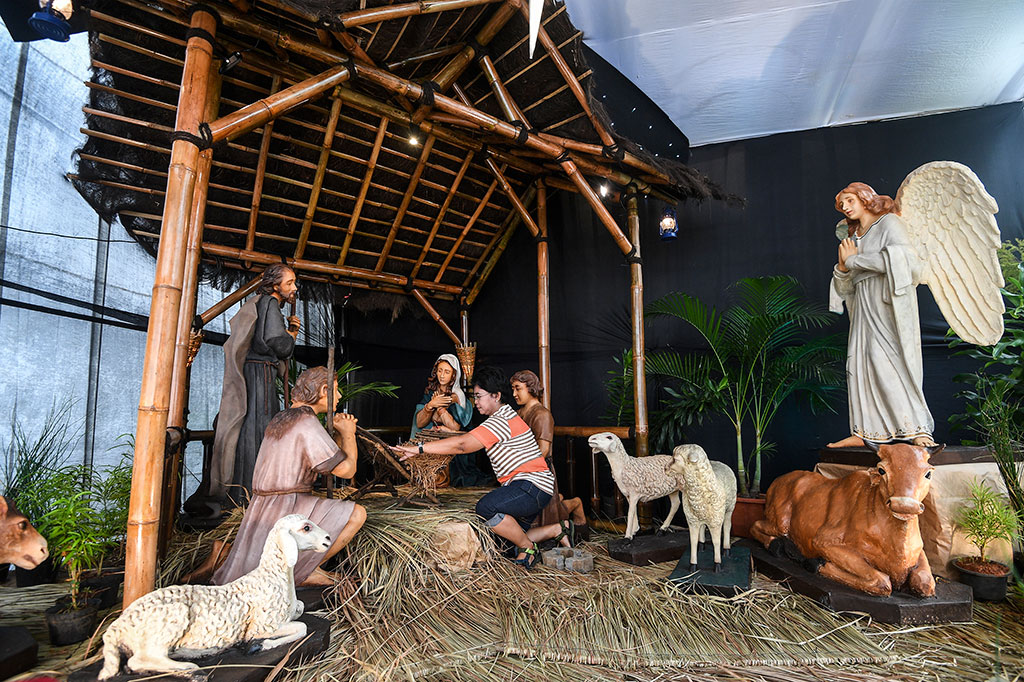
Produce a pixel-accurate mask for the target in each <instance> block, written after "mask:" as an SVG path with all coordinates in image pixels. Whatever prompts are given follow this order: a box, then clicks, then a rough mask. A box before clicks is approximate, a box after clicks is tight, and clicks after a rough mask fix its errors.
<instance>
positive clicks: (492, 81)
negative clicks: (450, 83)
mask: <svg viewBox="0 0 1024 682" xmlns="http://www.w3.org/2000/svg"><path fill="white" fill-rule="evenodd" d="M477 62H478V63H479V64H480V69H481V70H482V71H483V72H484V78H486V79H487V83H488V84H489V85H490V86H491V90H492V91H493V92H494V98H495V99H496V100H497V101H498V106H499V107H501V110H502V111H503V112H504V113H505V118H507V119H508V120H509V122H510V123H512V122H515V121H522V122H523V123H524V124H525V125H526V127H527V128H529V127H530V122H529V121H528V120H527V119H526V114H524V113H523V111H522V110H521V109H520V108H519V106H518V105H517V104H516V103H515V100H513V99H512V95H510V94H509V92H508V90H506V89H505V85H504V84H503V83H502V82H501V76H499V75H498V69H497V68H495V66H494V62H492V61H491V58H490V57H488V56H487V55H486V54H482V55H480V56H479V59H478V60H477Z"/></svg>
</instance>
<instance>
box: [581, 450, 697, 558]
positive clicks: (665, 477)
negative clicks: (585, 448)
mask: <svg viewBox="0 0 1024 682" xmlns="http://www.w3.org/2000/svg"><path fill="white" fill-rule="evenodd" d="M587 443H589V444H590V447H592V448H593V449H594V452H603V453H604V454H605V456H606V457H607V458H608V464H609V465H610V466H611V468H612V478H613V479H615V485H617V486H619V490H621V491H622V494H623V495H625V496H626V499H627V500H628V501H629V514H628V515H627V518H626V539H627V540H632V539H633V536H634V535H636V532H637V531H638V530H640V522H639V521H637V517H636V505H637V504H638V503H640V502H650V501H651V500H657V499H658V498H661V497H666V496H668V499H669V503H670V505H671V508H670V509H669V512H668V517H666V519H665V523H663V524H661V528H660V529H659V531H658V532H659V533H661V532H664V531H665V530H666V529H667V528H668V527H669V524H671V523H672V519H673V518H674V517H675V515H676V512H677V511H678V510H679V482H678V481H677V480H676V478H675V477H674V476H670V475H669V474H668V473H666V470H667V469H668V467H669V465H670V464H672V458H671V457H670V456H668V455H648V456H647V457H631V456H630V455H629V453H627V452H626V448H624V447H623V446H622V441H621V440H619V438H618V436H616V435H614V434H612V433H608V432H607V431H606V432H603V433H596V434H594V435H593V436H591V437H590V438H588V439H587Z"/></svg>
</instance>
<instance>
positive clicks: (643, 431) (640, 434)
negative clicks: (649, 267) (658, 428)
mask: <svg viewBox="0 0 1024 682" xmlns="http://www.w3.org/2000/svg"><path fill="white" fill-rule="evenodd" d="M626 212H627V218H626V221H627V222H628V224H629V236H630V237H631V238H632V241H633V246H634V248H635V249H636V253H635V254H634V255H635V257H636V258H637V259H639V258H640V216H639V214H638V212H637V198H636V192H630V193H629V194H628V195H627V198H626ZM629 279H630V312H631V313H632V319H633V325H632V326H633V410H634V414H635V415H636V422H635V437H636V456H637V457H643V456H645V455H647V454H648V452H649V448H648V436H649V434H648V427H647V380H646V374H644V365H645V358H644V276H643V267H642V266H641V264H640V262H639V260H634V261H631V262H630V264H629Z"/></svg>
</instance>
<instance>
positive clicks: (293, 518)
mask: <svg viewBox="0 0 1024 682" xmlns="http://www.w3.org/2000/svg"><path fill="white" fill-rule="evenodd" d="M330 546H331V536H330V535H328V534H327V532H326V531H324V530H323V529H322V528H320V527H319V526H317V525H316V524H315V523H313V522H312V521H310V520H309V519H306V518H304V517H302V516H300V515H299V514H291V515H289V516H285V517H284V518H282V519H280V520H279V521H278V522H277V523H275V524H274V527H273V529H271V531H270V535H268V536H267V542H266V544H264V545H263V555H262V556H261V557H260V564H259V566H257V567H256V568H255V569H253V570H252V572H250V573H247V574H245V575H243V576H242V577H241V578H239V579H238V580H235V581H232V582H230V583H228V584H226V585H172V586H170V587H164V588H162V589H159V590H156V591H155V592H150V593H149V594H147V595H145V596H143V597H140V598H139V599H138V600H136V601H134V602H132V604H131V605H129V606H128V608H126V609H125V610H124V613H122V614H121V616H120V617H119V618H118V619H117V620H115V621H114V622H113V623H111V625H110V627H109V628H107V631H106V632H105V633H104V635H103V669H102V670H101V671H100V674H99V679H101V680H103V679H107V678H109V677H112V676H114V675H116V674H117V673H118V672H119V670H120V668H121V656H122V655H127V656H129V658H128V669H129V670H130V671H132V672H142V671H152V672H172V671H183V670H195V669H196V668H198V667H199V666H197V665H196V664H195V663H189V662H186V661H175V660H172V659H171V658H169V655H170V654H175V655H177V656H179V657H181V658H201V657H203V656H209V655H211V654H214V653H216V652H218V651H222V650H224V649H227V648H228V647H231V646H233V645H235V644H237V643H239V642H249V641H253V640H259V639H262V640H263V642H262V643H261V645H260V647H259V648H260V650H262V651H266V650H267V649H272V648H274V647H278V646H281V645H282V644H288V643H290V642H294V641H296V640H298V639H301V638H302V637H305V636H306V624H305V623H301V622H296V620H295V619H296V618H298V617H299V616H301V615H302V610H303V605H302V602H301V601H299V600H298V599H296V597H295V574H294V567H295V562H296V561H297V560H298V558H299V552H300V551H302V550H305V549H312V550H314V551H316V552H320V553H323V552H326V551H327V550H328V549H329V548H330Z"/></svg>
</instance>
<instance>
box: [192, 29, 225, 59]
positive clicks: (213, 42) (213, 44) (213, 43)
mask: <svg viewBox="0 0 1024 682" xmlns="http://www.w3.org/2000/svg"><path fill="white" fill-rule="evenodd" d="M192 38H202V39H203V40H205V41H206V42H207V43H209V44H210V49H211V50H213V51H214V52H215V53H216V51H217V50H218V49H219V50H221V51H222V52H224V51H225V50H224V47H223V46H222V45H221V44H220V43H218V42H217V39H216V38H214V37H213V34H212V33H210V32H209V31H205V30H203V29H201V28H190V29H189V30H188V31H186V32H185V40H186V41H188V40H191V39H192Z"/></svg>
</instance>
